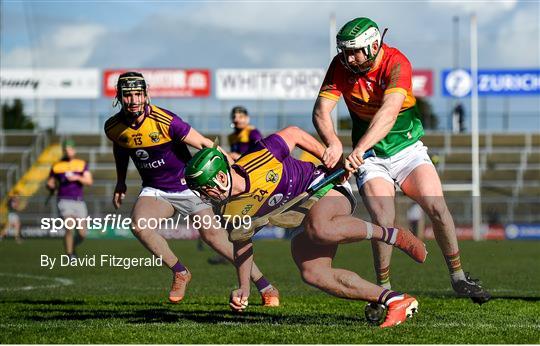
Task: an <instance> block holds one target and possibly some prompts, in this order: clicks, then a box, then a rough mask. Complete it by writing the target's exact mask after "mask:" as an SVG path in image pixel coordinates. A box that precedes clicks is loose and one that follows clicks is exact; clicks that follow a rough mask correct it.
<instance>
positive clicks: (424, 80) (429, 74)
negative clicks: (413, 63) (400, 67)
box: [412, 70, 433, 97]
mask: <svg viewBox="0 0 540 346" xmlns="http://www.w3.org/2000/svg"><path fill="white" fill-rule="evenodd" d="M412 84H413V95H414V96H419V97H426V96H432V95H433V71H431V70H414V71H413V73H412Z"/></svg>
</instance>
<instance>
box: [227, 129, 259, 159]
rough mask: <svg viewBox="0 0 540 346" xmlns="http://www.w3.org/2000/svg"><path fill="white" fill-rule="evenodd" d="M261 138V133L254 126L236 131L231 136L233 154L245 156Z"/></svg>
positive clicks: (230, 142)
mask: <svg viewBox="0 0 540 346" xmlns="http://www.w3.org/2000/svg"><path fill="white" fill-rule="evenodd" d="M261 138H262V135H261V133H260V132H259V130H257V129H256V128H255V127H253V126H247V127H246V128H244V129H242V130H240V131H238V132H237V131H235V132H234V133H231V134H230V135H229V144H230V146H231V152H233V153H238V154H240V155H243V154H245V153H247V152H248V150H249V149H251V148H252V147H253V146H254V145H255V143H256V142H257V141H258V140H260V139H261Z"/></svg>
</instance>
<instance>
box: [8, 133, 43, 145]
mask: <svg viewBox="0 0 540 346" xmlns="http://www.w3.org/2000/svg"><path fill="white" fill-rule="evenodd" d="M37 136H38V135H37V134H19V133H9V134H7V133H6V134H4V140H5V142H4V144H5V146H6V147H29V146H31V145H32V144H34V141H35V140H36V137H37Z"/></svg>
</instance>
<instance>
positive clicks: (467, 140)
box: [450, 134, 486, 149]
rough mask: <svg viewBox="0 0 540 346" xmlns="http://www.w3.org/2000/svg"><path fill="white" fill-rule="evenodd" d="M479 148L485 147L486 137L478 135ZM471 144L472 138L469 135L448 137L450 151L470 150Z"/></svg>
mask: <svg viewBox="0 0 540 346" xmlns="http://www.w3.org/2000/svg"><path fill="white" fill-rule="evenodd" d="M479 142H480V144H479V145H480V148H482V147H484V146H485V142H486V136H485V135H483V134H481V135H479ZM471 144H472V138H471V135H470V134H453V135H452V136H450V146H451V147H452V149H456V148H470V147H471Z"/></svg>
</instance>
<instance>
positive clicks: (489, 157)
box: [486, 152, 521, 167]
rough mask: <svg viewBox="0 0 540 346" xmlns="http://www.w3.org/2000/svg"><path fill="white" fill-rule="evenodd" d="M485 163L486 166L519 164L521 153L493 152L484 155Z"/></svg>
mask: <svg viewBox="0 0 540 346" xmlns="http://www.w3.org/2000/svg"><path fill="white" fill-rule="evenodd" d="M486 163H487V164H488V165H498V164H501V163H513V164H516V165H519V164H520V163H521V153H519V152H495V153H489V154H486ZM516 167H517V166H516Z"/></svg>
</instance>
